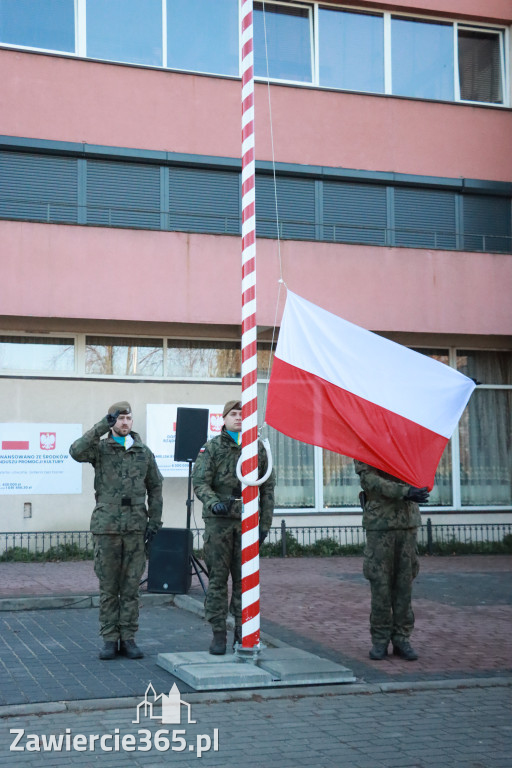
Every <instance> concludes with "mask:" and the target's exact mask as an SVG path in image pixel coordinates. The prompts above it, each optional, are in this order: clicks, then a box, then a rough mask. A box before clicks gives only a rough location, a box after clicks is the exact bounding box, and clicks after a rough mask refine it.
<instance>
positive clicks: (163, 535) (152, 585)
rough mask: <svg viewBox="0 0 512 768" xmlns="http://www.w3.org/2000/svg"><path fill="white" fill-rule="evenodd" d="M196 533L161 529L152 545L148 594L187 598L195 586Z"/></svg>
mask: <svg viewBox="0 0 512 768" xmlns="http://www.w3.org/2000/svg"><path fill="white" fill-rule="evenodd" d="M191 555H192V531H191V530H189V529H187V528H160V530H159V531H158V533H157V534H156V536H155V538H154V539H153V541H152V542H151V551H150V553H149V563H148V592H163V593H165V592H169V594H174V595H185V594H186V593H187V592H188V590H189V589H190V584H191V582H192V566H191V563H190V557H191Z"/></svg>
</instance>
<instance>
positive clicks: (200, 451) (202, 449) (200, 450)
mask: <svg viewBox="0 0 512 768" xmlns="http://www.w3.org/2000/svg"><path fill="white" fill-rule="evenodd" d="M204 450H205V448H204V445H203V447H202V448H200V449H199V453H204Z"/></svg>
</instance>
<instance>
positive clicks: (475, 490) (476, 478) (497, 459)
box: [457, 351, 512, 506]
mask: <svg viewBox="0 0 512 768" xmlns="http://www.w3.org/2000/svg"><path fill="white" fill-rule="evenodd" d="M457 368H458V370H459V371H460V372H461V373H464V374H465V375H466V376H472V377H473V378H476V379H477V380H478V381H479V382H481V383H482V384H483V385H484V386H482V387H478V388H477V390H476V391H475V392H474V393H473V394H472V396H471V399H470V401H469V403H468V406H467V408H466V410H465V411H464V413H463V415H462V419H461V421H460V423H459V440H460V476H461V502H462V504H463V505H471V506H489V505H493V506H494V505H497V506H500V505H509V504H510V503H511V499H512V441H511V435H512V352H487V351H470V352H462V351H459V352H458V354H457Z"/></svg>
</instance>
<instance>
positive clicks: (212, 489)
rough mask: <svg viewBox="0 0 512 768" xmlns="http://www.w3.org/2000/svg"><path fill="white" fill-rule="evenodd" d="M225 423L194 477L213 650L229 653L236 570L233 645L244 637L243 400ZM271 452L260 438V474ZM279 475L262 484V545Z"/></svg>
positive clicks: (232, 405)
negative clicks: (200, 510) (240, 470)
mask: <svg viewBox="0 0 512 768" xmlns="http://www.w3.org/2000/svg"><path fill="white" fill-rule="evenodd" d="M222 416H223V418H224V426H223V427H222V431H221V433H220V435H218V436H217V437H214V438H213V439H212V440H209V441H208V442H207V443H206V444H205V445H204V446H203V447H202V448H201V450H200V451H199V455H198V457H197V460H196V463H195V466H194V471H193V475H192V477H193V482H194V490H195V492H196V495H197V497H198V498H199V499H200V501H202V503H203V519H204V523H205V532H204V557H205V561H206V566H207V569H208V591H207V595H206V599H205V603H204V607H205V617H206V619H207V620H208V621H209V622H210V624H211V626H212V631H213V640H212V642H211V645H210V649H209V650H210V653H212V654H216V655H221V654H224V653H226V618H227V615H228V579H229V574H231V585H232V595H231V603H230V605H229V612H230V613H231V614H232V615H233V616H234V618H235V634H234V639H233V645H234V644H235V643H237V642H238V643H241V642H242V604H241V602H242V575H241V568H242V565H241V545H242V522H241V514H242V500H241V495H242V494H241V488H240V482H239V480H238V478H237V476H236V465H237V462H238V459H239V457H240V453H241V450H242V446H241V444H239V438H240V430H241V428H242V404H241V402H240V401H239V400H230V401H229V402H227V403H226V405H225V406H224V410H223V413H222ZM267 466H268V465H267V456H266V453H265V449H264V448H263V445H261V444H260V443H258V473H259V476H260V477H262V476H263V475H264V474H265V472H266V471H267ZM274 485H275V476H274V472H272V473H271V474H270V476H269V478H268V479H267V480H266V481H265V482H264V483H263V484H262V485H261V486H260V487H259V501H260V510H259V511H260V521H259V524H260V535H259V542H260V545H261V544H263V541H264V540H265V537H266V536H267V534H268V531H269V528H270V526H271V524H272V515H273V513H274Z"/></svg>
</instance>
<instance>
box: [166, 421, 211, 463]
mask: <svg viewBox="0 0 512 768" xmlns="http://www.w3.org/2000/svg"><path fill="white" fill-rule="evenodd" d="M208 414H209V411H208V408H178V412H177V415H176V443H175V444H174V461H195V460H196V458H197V454H198V453H199V449H200V448H201V446H202V445H204V444H205V443H206V440H207V438H208Z"/></svg>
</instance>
